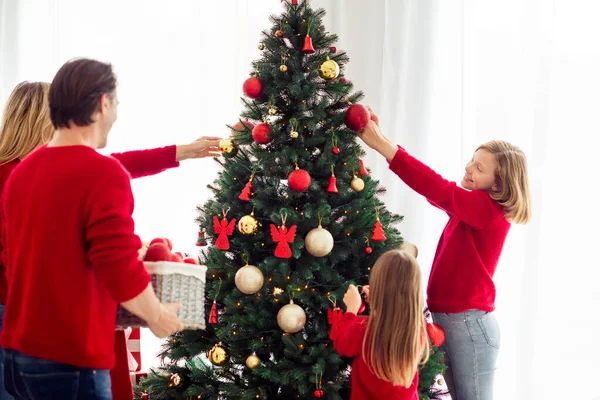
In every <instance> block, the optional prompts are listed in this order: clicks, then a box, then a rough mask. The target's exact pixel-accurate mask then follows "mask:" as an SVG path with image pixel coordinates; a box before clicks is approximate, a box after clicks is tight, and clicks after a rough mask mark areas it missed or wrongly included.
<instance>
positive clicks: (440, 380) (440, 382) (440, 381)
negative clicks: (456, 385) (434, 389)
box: [437, 378, 445, 386]
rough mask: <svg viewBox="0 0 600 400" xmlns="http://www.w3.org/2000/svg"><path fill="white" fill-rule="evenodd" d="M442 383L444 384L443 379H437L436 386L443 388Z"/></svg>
mask: <svg viewBox="0 0 600 400" xmlns="http://www.w3.org/2000/svg"><path fill="white" fill-rule="evenodd" d="M444 383H445V382H444V378H440V379H438V380H437V384H438V385H439V386H443V385H444Z"/></svg>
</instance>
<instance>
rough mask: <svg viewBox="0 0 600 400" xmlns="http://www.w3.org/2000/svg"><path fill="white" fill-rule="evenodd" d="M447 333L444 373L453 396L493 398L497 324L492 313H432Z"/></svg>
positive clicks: (456, 398) (463, 399)
mask: <svg viewBox="0 0 600 400" xmlns="http://www.w3.org/2000/svg"><path fill="white" fill-rule="evenodd" d="M432 316H433V321H434V322H435V323H437V324H439V325H440V326H441V327H442V328H443V329H444V332H445V333H446V341H445V342H444V344H443V345H442V350H443V351H444V352H445V353H446V365H447V366H448V369H447V370H446V373H445V374H444V378H445V379H446V384H447V385H448V390H449V391H450V394H451V395H452V400H492V399H493V398H494V373H495V371H496V359H497V358H498V351H499V349H500V328H499V327H498V322H497V321H496V317H494V315H493V314H492V313H487V312H485V311H480V310H468V311H466V312H460V313H452V314H450V313H432Z"/></svg>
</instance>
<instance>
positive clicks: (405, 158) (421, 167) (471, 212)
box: [390, 146, 499, 229]
mask: <svg viewBox="0 0 600 400" xmlns="http://www.w3.org/2000/svg"><path fill="white" fill-rule="evenodd" d="M390 169H391V170H392V171H393V172H394V173H395V174H396V175H398V176H399V177H400V179H402V180H403V181H404V183H406V184H407V185H408V186H410V187H411V188H412V189H413V190H414V191H415V192H417V193H419V194H421V195H423V196H425V197H426V198H427V200H429V202H430V203H434V205H436V206H437V207H438V208H441V209H442V210H444V211H446V212H447V213H449V214H451V215H454V216H456V217H458V218H459V219H460V220H462V221H464V222H465V223H467V224H468V225H471V226H472V227H474V228H476V229H482V228H484V227H486V226H487V225H488V224H489V223H491V222H492V221H494V220H495V219H496V218H498V215H499V213H498V208H497V207H498V205H497V203H496V201H495V200H493V199H492V198H490V196H489V194H488V193H487V192H485V191H483V190H473V191H469V190H466V189H463V188H461V187H459V186H458V185H457V184H456V182H450V181H448V180H446V179H444V178H443V177H441V176H440V175H439V174H437V173H436V172H435V171H434V170H432V169H431V168H429V167H428V166H427V165H425V164H423V163H422V162H421V161H419V160H417V159H416V158H414V157H413V156H411V155H410V154H408V153H407V152H406V150H404V149H403V148H402V147H400V146H398V151H397V152H396V155H395V156H394V158H393V159H392V161H391V162H390Z"/></svg>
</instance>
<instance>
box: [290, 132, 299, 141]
mask: <svg viewBox="0 0 600 400" xmlns="http://www.w3.org/2000/svg"><path fill="white" fill-rule="evenodd" d="M290 137H291V138H292V139H298V132H296V131H292V132H290Z"/></svg>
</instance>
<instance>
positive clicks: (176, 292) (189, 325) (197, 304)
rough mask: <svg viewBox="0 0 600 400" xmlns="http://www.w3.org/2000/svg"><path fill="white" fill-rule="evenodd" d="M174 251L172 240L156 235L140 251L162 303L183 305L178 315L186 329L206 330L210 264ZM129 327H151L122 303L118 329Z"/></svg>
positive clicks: (119, 309) (118, 312)
mask: <svg viewBox="0 0 600 400" xmlns="http://www.w3.org/2000/svg"><path fill="white" fill-rule="evenodd" d="M172 250H173V247H172V244H171V241H170V240H169V239H165V238H156V239H153V240H152V241H151V242H150V243H148V245H147V246H144V247H143V248H142V249H141V250H140V258H142V259H143V261H144V266H145V267H146V270H147V271H148V274H150V278H151V281H152V286H153V287H154V292H155V293H156V296H157V297H158V299H159V300H160V302H161V303H179V304H181V308H180V310H179V313H178V316H179V319H180V320H181V322H182V324H183V326H184V328H185V329H205V328H206V326H205V316H204V313H205V311H204V287H205V285H206V266H204V265H199V263H198V260H196V259H195V258H193V257H189V256H184V255H183V254H181V253H177V252H173V251H172ZM127 327H132V328H136V327H147V324H146V322H145V321H143V320H142V319H140V318H138V317H136V316H135V315H133V314H132V313H130V312H129V311H127V310H125V309H124V308H123V307H121V306H119V307H118V310H117V328H118V329H125V328H127Z"/></svg>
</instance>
